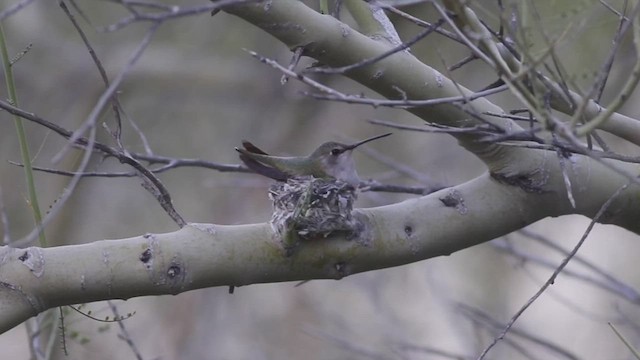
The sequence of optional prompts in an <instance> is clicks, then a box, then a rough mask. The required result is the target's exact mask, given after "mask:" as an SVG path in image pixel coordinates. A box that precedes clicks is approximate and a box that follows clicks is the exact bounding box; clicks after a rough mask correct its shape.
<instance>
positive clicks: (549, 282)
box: [478, 184, 629, 360]
mask: <svg viewBox="0 0 640 360" xmlns="http://www.w3.org/2000/svg"><path fill="white" fill-rule="evenodd" d="M628 186H629V184H625V185H623V186H621V187H620V188H619V189H618V190H616V191H615V192H614V193H613V194H612V195H611V196H610V197H609V198H608V199H607V201H605V202H604V204H602V206H601V207H600V209H599V210H598V212H597V213H596V215H595V216H594V217H593V219H592V220H591V222H590V223H589V226H587V229H586V230H585V232H584V234H583V235H582V237H581V238H580V240H579V241H578V243H577V244H576V245H575V246H574V248H573V250H571V252H570V253H569V254H568V255H567V256H566V257H565V258H564V259H563V260H562V262H561V263H560V265H558V267H557V268H556V270H555V271H554V272H553V274H551V276H550V277H549V279H548V280H547V281H546V282H545V283H544V285H542V287H540V289H539V290H538V291H537V292H536V293H535V294H534V295H533V296H532V297H531V298H530V299H529V300H528V301H527V303H526V304H525V305H524V306H522V307H521V308H520V310H518V311H517V312H516V313H515V315H513V317H512V318H511V320H509V322H508V323H507V326H505V328H504V329H503V330H502V332H501V333H500V334H499V335H498V336H497V337H495V338H494V339H493V341H492V342H491V344H489V346H487V347H486V348H485V349H484V351H483V352H482V353H481V354H480V356H478V360H482V359H484V358H485V356H486V355H487V354H488V353H489V351H491V349H492V348H493V347H494V346H495V345H496V344H497V343H498V342H499V341H500V340H502V339H504V337H505V336H506V335H507V333H508V332H509V331H510V330H511V327H512V326H513V324H515V322H516V321H517V320H518V319H519V318H520V316H521V315H522V314H523V313H524V312H525V311H526V310H527V309H528V308H529V306H531V304H533V303H534V302H535V301H536V300H537V299H538V298H539V297H540V295H542V293H543V292H545V290H547V288H548V287H549V286H551V285H553V284H554V282H555V279H556V277H558V275H559V274H560V273H561V272H562V270H564V268H565V267H566V266H567V264H569V261H571V259H572V258H573V257H574V256H575V255H576V253H577V252H578V250H580V248H581V247H582V244H584V242H585V240H587V237H588V236H589V234H590V233H591V230H592V229H593V227H594V226H595V224H596V223H597V222H598V220H600V218H601V217H602V215H603V214H604V213H605V212H606V211H607V209H608V208H609V206H611V204H612V203H613V201H614V200H615V199H617V198H618V196H619V195H620V194H621V193H622V192H623V191H624V190H625V189H626V188H627V187H628Z"/></svg>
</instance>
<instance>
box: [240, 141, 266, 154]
mask: <svg viewBox="0 0 640 360" xmlns="http://www.w3.org/2000/svg"><path fill="white" fill-rule="evenodd" d="M242 146H243V147H244V148H245V150H247V151H248V152H250V153H254V154H260V155H269V154H267V153H266V152H264V151H262V149H260V148H259V147H257V146H255V145H253V144H252V143H250V142H249V141H247V140H242Z"/></svg>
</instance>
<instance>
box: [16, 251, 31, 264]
mask: <svg viewBox="0 0 640 360" xmlns="http://www.w3.org/2000/svg"><path fill="white" fill-rule="evenodd" d="M27 259H29V252H28V251H25V252H24V254H22V255H20V257H19V258H18V260H20V261H23V262H24V261H27Z"/></svg>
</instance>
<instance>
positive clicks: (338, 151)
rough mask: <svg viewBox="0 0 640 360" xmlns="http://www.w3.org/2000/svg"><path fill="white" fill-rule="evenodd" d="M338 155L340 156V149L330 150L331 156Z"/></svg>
mask: <svg viewBox="0 0 640 360" xmlns="http://www.w3.org/2000/svg"><path fill="white" fill-rule="evenodd" d="M340 154H342V151H340V149H338V148H333V149H331V155H333V156H338V155H340Z"/></svg>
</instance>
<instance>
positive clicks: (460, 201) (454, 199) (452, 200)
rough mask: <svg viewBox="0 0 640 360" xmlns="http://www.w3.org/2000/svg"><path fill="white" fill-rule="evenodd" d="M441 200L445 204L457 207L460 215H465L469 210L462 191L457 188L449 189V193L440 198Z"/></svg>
mask: <svg viewBox="0 0 640 360" xmlns="http://www.w3.org/2000/svg"><path fill="white" fill-rule="evenodd" d="M439 200H440V201H441V202H442V203H443V204H444V206H446V207H451V208H455V209H456V210H457V211H458V213H459V214H460V215H464V214H466V213H467V212H468V211H469V210H468V209H467V207H466V205H465V203H464V198H463V197H462V193H460V191H458V190H456V189H452V190H449V192H447V195H445V196H444V197H441V198H439Z"/></svg>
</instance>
